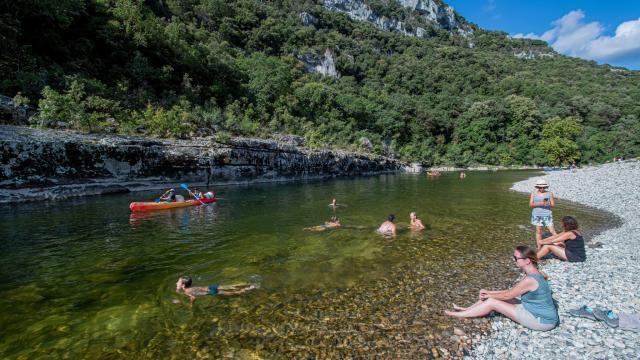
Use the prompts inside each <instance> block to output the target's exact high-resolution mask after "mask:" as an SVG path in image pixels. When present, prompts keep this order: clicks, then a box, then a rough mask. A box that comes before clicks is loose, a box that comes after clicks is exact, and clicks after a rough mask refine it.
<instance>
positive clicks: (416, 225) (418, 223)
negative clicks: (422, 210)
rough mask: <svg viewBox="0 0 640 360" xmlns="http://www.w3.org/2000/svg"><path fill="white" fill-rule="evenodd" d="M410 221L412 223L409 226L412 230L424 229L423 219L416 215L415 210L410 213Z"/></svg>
mask: <svg viewBox="0 0 640 360" xmlns="http://www.w3.org/2000/svg"><path fill="white" fill-rule="evenodd" d="M409 223H410V224H411V225H410V226H409V227H410V228H411V230H423V229H424V224H423V223H422V220H420V219H418V216H417V215H416V212H415V211H412V212H411V214H409Z"/></svg>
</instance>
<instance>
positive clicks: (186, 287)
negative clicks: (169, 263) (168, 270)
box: [176, 276, 256, 304]
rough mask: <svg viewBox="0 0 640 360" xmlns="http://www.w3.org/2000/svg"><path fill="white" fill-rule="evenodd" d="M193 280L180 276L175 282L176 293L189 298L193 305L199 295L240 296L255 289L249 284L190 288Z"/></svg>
mask: <svg viewBox="0 0 640 360" xmlns="http://www.w3.org/2000/svg"><path fill="white" fill-rule="evenodd" d="M192 283H193V280H192V279H191V277H190V276H181V277H180V278H179V279H178V282H176V292H177V293H178V294H180V293H182V294H185V295H186V296H188V297H189V302H190V303H191V304H193V302H194V301H196V296H201V295H225V296H231V295H240V294H244V293H246V292H247V291H250V290H253V289H255V288H256V286H255V285H251V284H233V285H209V286H191V285H192Z"/></svg>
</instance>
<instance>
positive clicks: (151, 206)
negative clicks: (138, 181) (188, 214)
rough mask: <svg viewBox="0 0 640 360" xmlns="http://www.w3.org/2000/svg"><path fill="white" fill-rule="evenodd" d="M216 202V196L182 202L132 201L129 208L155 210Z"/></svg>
mask: <svg viewBox="0 0 640 360" xmlns="http://www.w3.org/2000/svg"><path fill="white" fill-rule="evenodd" d="M213 202H216V198H215V197H214V198H212V199H202V200H193V199H191V200H185V201H180V202H177V201H176V202H163V201H161V202H132V203H131V204H129V209H131V211H153V210H164V209H173V208H180V207H187V206H199V205H202V204H203V203H204V204H210V203H213Z"/></svg>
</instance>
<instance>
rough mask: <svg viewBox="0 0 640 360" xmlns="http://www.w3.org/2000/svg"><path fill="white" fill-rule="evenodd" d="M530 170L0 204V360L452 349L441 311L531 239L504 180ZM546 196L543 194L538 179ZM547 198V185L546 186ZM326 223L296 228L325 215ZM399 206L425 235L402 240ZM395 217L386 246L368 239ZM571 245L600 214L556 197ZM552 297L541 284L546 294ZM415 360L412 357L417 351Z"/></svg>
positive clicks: (491, 283) (505, 277) (503, 274)
mask: <svg viewBox="0 0 640 360" xmlns="http://www.w3.org/2000/svg"><path fill="white" fill-rule="evenodd" d="M534 174H535V173H533V172H523V171H504V172H471V173H468V176H467V178H466V179H464V180H460V179H459V178H458V177H457V174H445V175H443V176H442V177H439V178H427V177H426V176H424V175H407V174H403V175H381V176H374V177H364V178H357V179H337V180H331V181H324V182H306V183H303V182H300V183H286V184H263V185H250V186H230V187H221V188H218V189H216V190H218V193H219V196H220V197H221V198H222V199H221V200H220V201H219V202H218V203H217V204H214V205H211V206H207V207H193V208H185V209H174V210H165V211H158V212H153V213H142V214H131V213H130V211H129V209H128V204H129V203H130V202H131V201H140V200H145V199H153V198H154V197H156V196H157V194H151V193H135V194H127V195H115V196H99V197H87V198H81V199H72V200H67V201H58V202H43V203H26V204H18V205H4V206H2V207H0V237H1V239H2V240H1V242H0V264H1V269H0V275H1V277H2V281H1V282H0V357H2V358H9V359H22V358H24V359H26V358H163V359H164V358H176V359H182V358H185V359H191V358H220V357H231V358H255V357H266V358H292V357H295V358H301V357H320V358H327V357H331V358H335V357H344V356H356V357H358V356H370V355H371V354H373V353H377V354H380V355H382V356H384V357H399V358H403V357H416V356H421V357H424V356H425V354H427V352H428V353H429V354H431V349H432V348H433V347H440V348H447V349H449V350H450V351H452V352H453V353H455V351H456V350H460V351H461V350H462V348H459V347H457V346H458V345H456V344H455V341H453V340H451V331H452V329H453V326H456V327H460V328H463V329H465V330H466V331H471V332H473V331H474V330H477V329H478V328H479V327H482V326H485V325H486V323H485V322H483V321H480V320H479V321H471V322H459V321H455V320H452V319H448V318H446V317H444V316H443V315H442V311H443V310H444V309H445V308H447V307H448V306H449V304H450V303H451V302H456V303H459V304H467V303H470V302H472V301H473V300H474V299H475V297H476V294H477V289H479V288H480V287H486V288H491V287H503V286H507V285H509V284H510V283H511V282H512V281H513V280H514V279H515V278H516V277H517V272H516V271H515V270H514V267H513V264H512V263H511V260H510V258H511V252H512V250H513V248H514V246H515V245H518V244H530V245H533V244H535V241H534V235H533V231H532V227H531V226H530V225H529V216H530V210H529V208H528V195H526V194H521V193H515V192H512V191H509V190H508V188H509V187H510V185H511V184H512V183H513V182H515V181H519V180H522V179H525V178H527V177H529V176H533V175H534ZM551 185H552V186H553V184H551ZM551 190H553V188H552V189H551ZM332 197H336V198H337V199H338V203H340V204H344V206H340V207H338V208H337V209H336V211H335V213H336V215H337V216H339V217H340V218H341V219H342V222H343V225H344V228H341V229H337V230H327V231H324V232H320V233H314V232H310V231H306V230H304V228H305V227H308V226H313V225H318V224H322V223H323V222H324V221H326V220H328V219H329V218H330V217H331V216H332V215H334V211H333V210H332V209H331V208H330V207H329V206H328V204H329V202H330V201H331V198H332ZM410 211H417V212H418V215H419V216H420V217H421V218H422V220H423V222H424V223H425V225H426V226H427V229H426V230H425V231H423V232H419V233H415V232H411V231H409V230H408V228H407V226H408V221H409V219H408V217H409V212H410ZM389 213H394V214H396V216H397V218H398V220H397V223H398V230H399V234H398V236H397V237H396V238H385V237H383V236H380V235H377V234H376V233H375V229H376V228H377V226H378V225H379V224H380V223H381V222H382V221H383V220H384V218H385V217H386V216H387V215H388V214H389ZM554 214H555V219H556V223H557V225H559V219H560V218H561V217H562V216H563V215H567V214H571V215H574V216H576V217H577V219H578V220H579V222H580V224H581V226H582V228H583V229H584V230H585V232H586V234H587V235H588V234H590V233H591V234H592V233H594V232H595V231H598V230H599V229H602V228H603V227H605V226H607V225H608V224H609V223H610V222H611V220H612V219H611V217H610V216H609V215H608V214H605V213H602V212H599V211H596V210H593V209H589V208H585V207H581V206H578V205H576V204H571V203H567V202H565V201H562V200H560V201H557V207H556V209H555V211H554ZM181 275H191V276H192V277H193V279H194V284H195V285H196V286H197V285H202V286H206V285H209V284H214V283H215V284H228V283H234V282H249V283H254V284H257V285H259V287H260V288H259V289H258V290H254V291H252V292H250V293H247V294H244V295H242V296H237V297H223V296H206V297H202V298H199V299H198V300H197V301H196V302H195V304H194V305H193V306H192V307H190V306H189V304H188V301H187V299H186V298H185V297H184V296H182V295H178V294H176V293H175V282H176V280H177V278H178V277H179V276H181ZM551 284H552V286H553V282H552V283H551ZM429 356H430V355H429Z"/></svg>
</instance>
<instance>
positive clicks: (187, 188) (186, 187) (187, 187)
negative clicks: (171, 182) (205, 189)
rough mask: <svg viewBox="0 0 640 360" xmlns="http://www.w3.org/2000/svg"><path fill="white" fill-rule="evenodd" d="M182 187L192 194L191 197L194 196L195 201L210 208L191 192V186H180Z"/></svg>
mask: <svg viewBox="0 0 640 360" xmlns="http://www.w3.org/2000/svg"><path fill="white" fill-rule="evenodd" d="M180 187H181V188H183V189H185V190H187V191H188V192H189V194H191V196H193V198H194V199H196V200H198V201H199V202H200V204H202V205H204V206H209V205H207V204H206V203H204V202H202V200H200V199H198V198H197V197H196V195H195V194H194V193H192V192H191V190H189V186H187V184H180Z"/></svg>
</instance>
